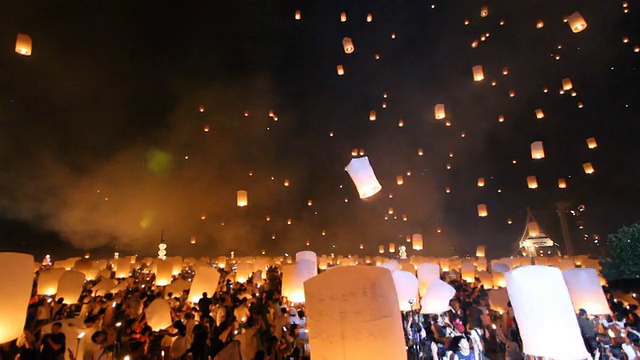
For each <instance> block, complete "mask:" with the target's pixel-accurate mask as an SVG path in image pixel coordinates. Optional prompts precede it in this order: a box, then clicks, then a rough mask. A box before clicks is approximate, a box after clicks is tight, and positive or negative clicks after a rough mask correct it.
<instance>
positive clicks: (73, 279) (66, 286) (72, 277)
mask: <svg viewBox="0 0 640 360" xmlns="http://www.w3.org/2000/svg"><path fill="white" fill-rule="evenodd" d="M84 280H85V277H84V273H81V272H79V271H74V270H68V271H65V273H64V274H62V276H60V280H59V281H58V292H57V294H56V298H58V299H60V298H64V303H65V304H75V303H77V302H78V300H79V299H80V295H82V287H83V286H84Z"/></svg>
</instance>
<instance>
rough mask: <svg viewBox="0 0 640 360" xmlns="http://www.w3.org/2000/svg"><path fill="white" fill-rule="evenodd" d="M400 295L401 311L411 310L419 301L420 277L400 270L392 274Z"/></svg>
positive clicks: (397, 293) (397, 292)
mask: <svg viewBox="0 0 640 360" xmlns="http://www.w3.org/2000/svg"><path fill="white" fill-rule="evenodd" d="M391 277H392V278H393V283H394V285H395V288H396V295H397V296H398V306H399V308H400V311H411V309H412V307H413V304H415V303H416V302H417V301H418V278H416V276H415V275H413V274H412V273H410V272H408V271H403V270H398V271H394V272H393V273H392V274H391Z"/></svg>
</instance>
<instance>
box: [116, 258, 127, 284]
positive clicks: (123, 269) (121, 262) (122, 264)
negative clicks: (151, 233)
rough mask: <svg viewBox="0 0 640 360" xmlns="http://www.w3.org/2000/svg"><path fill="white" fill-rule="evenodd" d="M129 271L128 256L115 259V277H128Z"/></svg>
mask: <svg viewBox="0 0 640 360" xmlns="http://www.w3.org/2000/svg"><path fill="white" fill-rule="evenodd" d="M130 271H131V261H130V260H129V258H126V257H125V258H119V259H118V260H117V261H116V277H117V278H120V279H122V278H128V277H129V272H130Z"/></svg>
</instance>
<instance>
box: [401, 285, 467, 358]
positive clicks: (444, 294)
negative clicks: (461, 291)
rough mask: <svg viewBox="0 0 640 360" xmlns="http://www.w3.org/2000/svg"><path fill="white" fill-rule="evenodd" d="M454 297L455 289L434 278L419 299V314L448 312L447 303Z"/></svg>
mask: <svg viewBox="0 0 640 360" xmlns="http://www.w3.org/2000/svg"><path fill="white" fill-rule="evenodd" d="M455 295H456V289H454V288H453V286H451V285H449V284H447V283H446V282H444V281H442V280H440V279H438V278H434V279H433V280H432V281H431V282H430V283H429V286H428V287H427V289H426V290H425V292H424V295H423V296H422V298H421V299H420V305H421V307H420V312H421V313H423V314H440V313H443V312H445V311H448V310H449V308H450V307H449V302H450V301H451V299H453V297H454V296H455ZM405 356H406V355H405ZM398 359H400V357H398Z"/></svg>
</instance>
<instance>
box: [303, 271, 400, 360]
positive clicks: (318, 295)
mask: <svg viewBox="0 0 640 360" xmlns="http://www.w3.org/2000/svg"><path fill="white" fill-rule="evenodd" d="M304 288H305V297H306V299H307V302H306V304H305V305H306V308H307V317H308V327H309V344H310V347H312V348H313V358H314V360H352V359H403V358H406V356H407V355H406V349H405V342H404V332H403V329H402V319H401V317H400V312H399V311H398V298H397V296H396V294H395V285H394V282H393V278H392V276H391V273H390V272H389V271H387V270H386V269H381V268H378V267H371V266H347V267H339V268H336V269H335V270H332V271H327V272H324V273H322V274H320V275H318V276H316V277H314V278H312V279H310V280H308V281H306V282H305V284H304ZM336 309H339V311H336Z"/></svg>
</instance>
